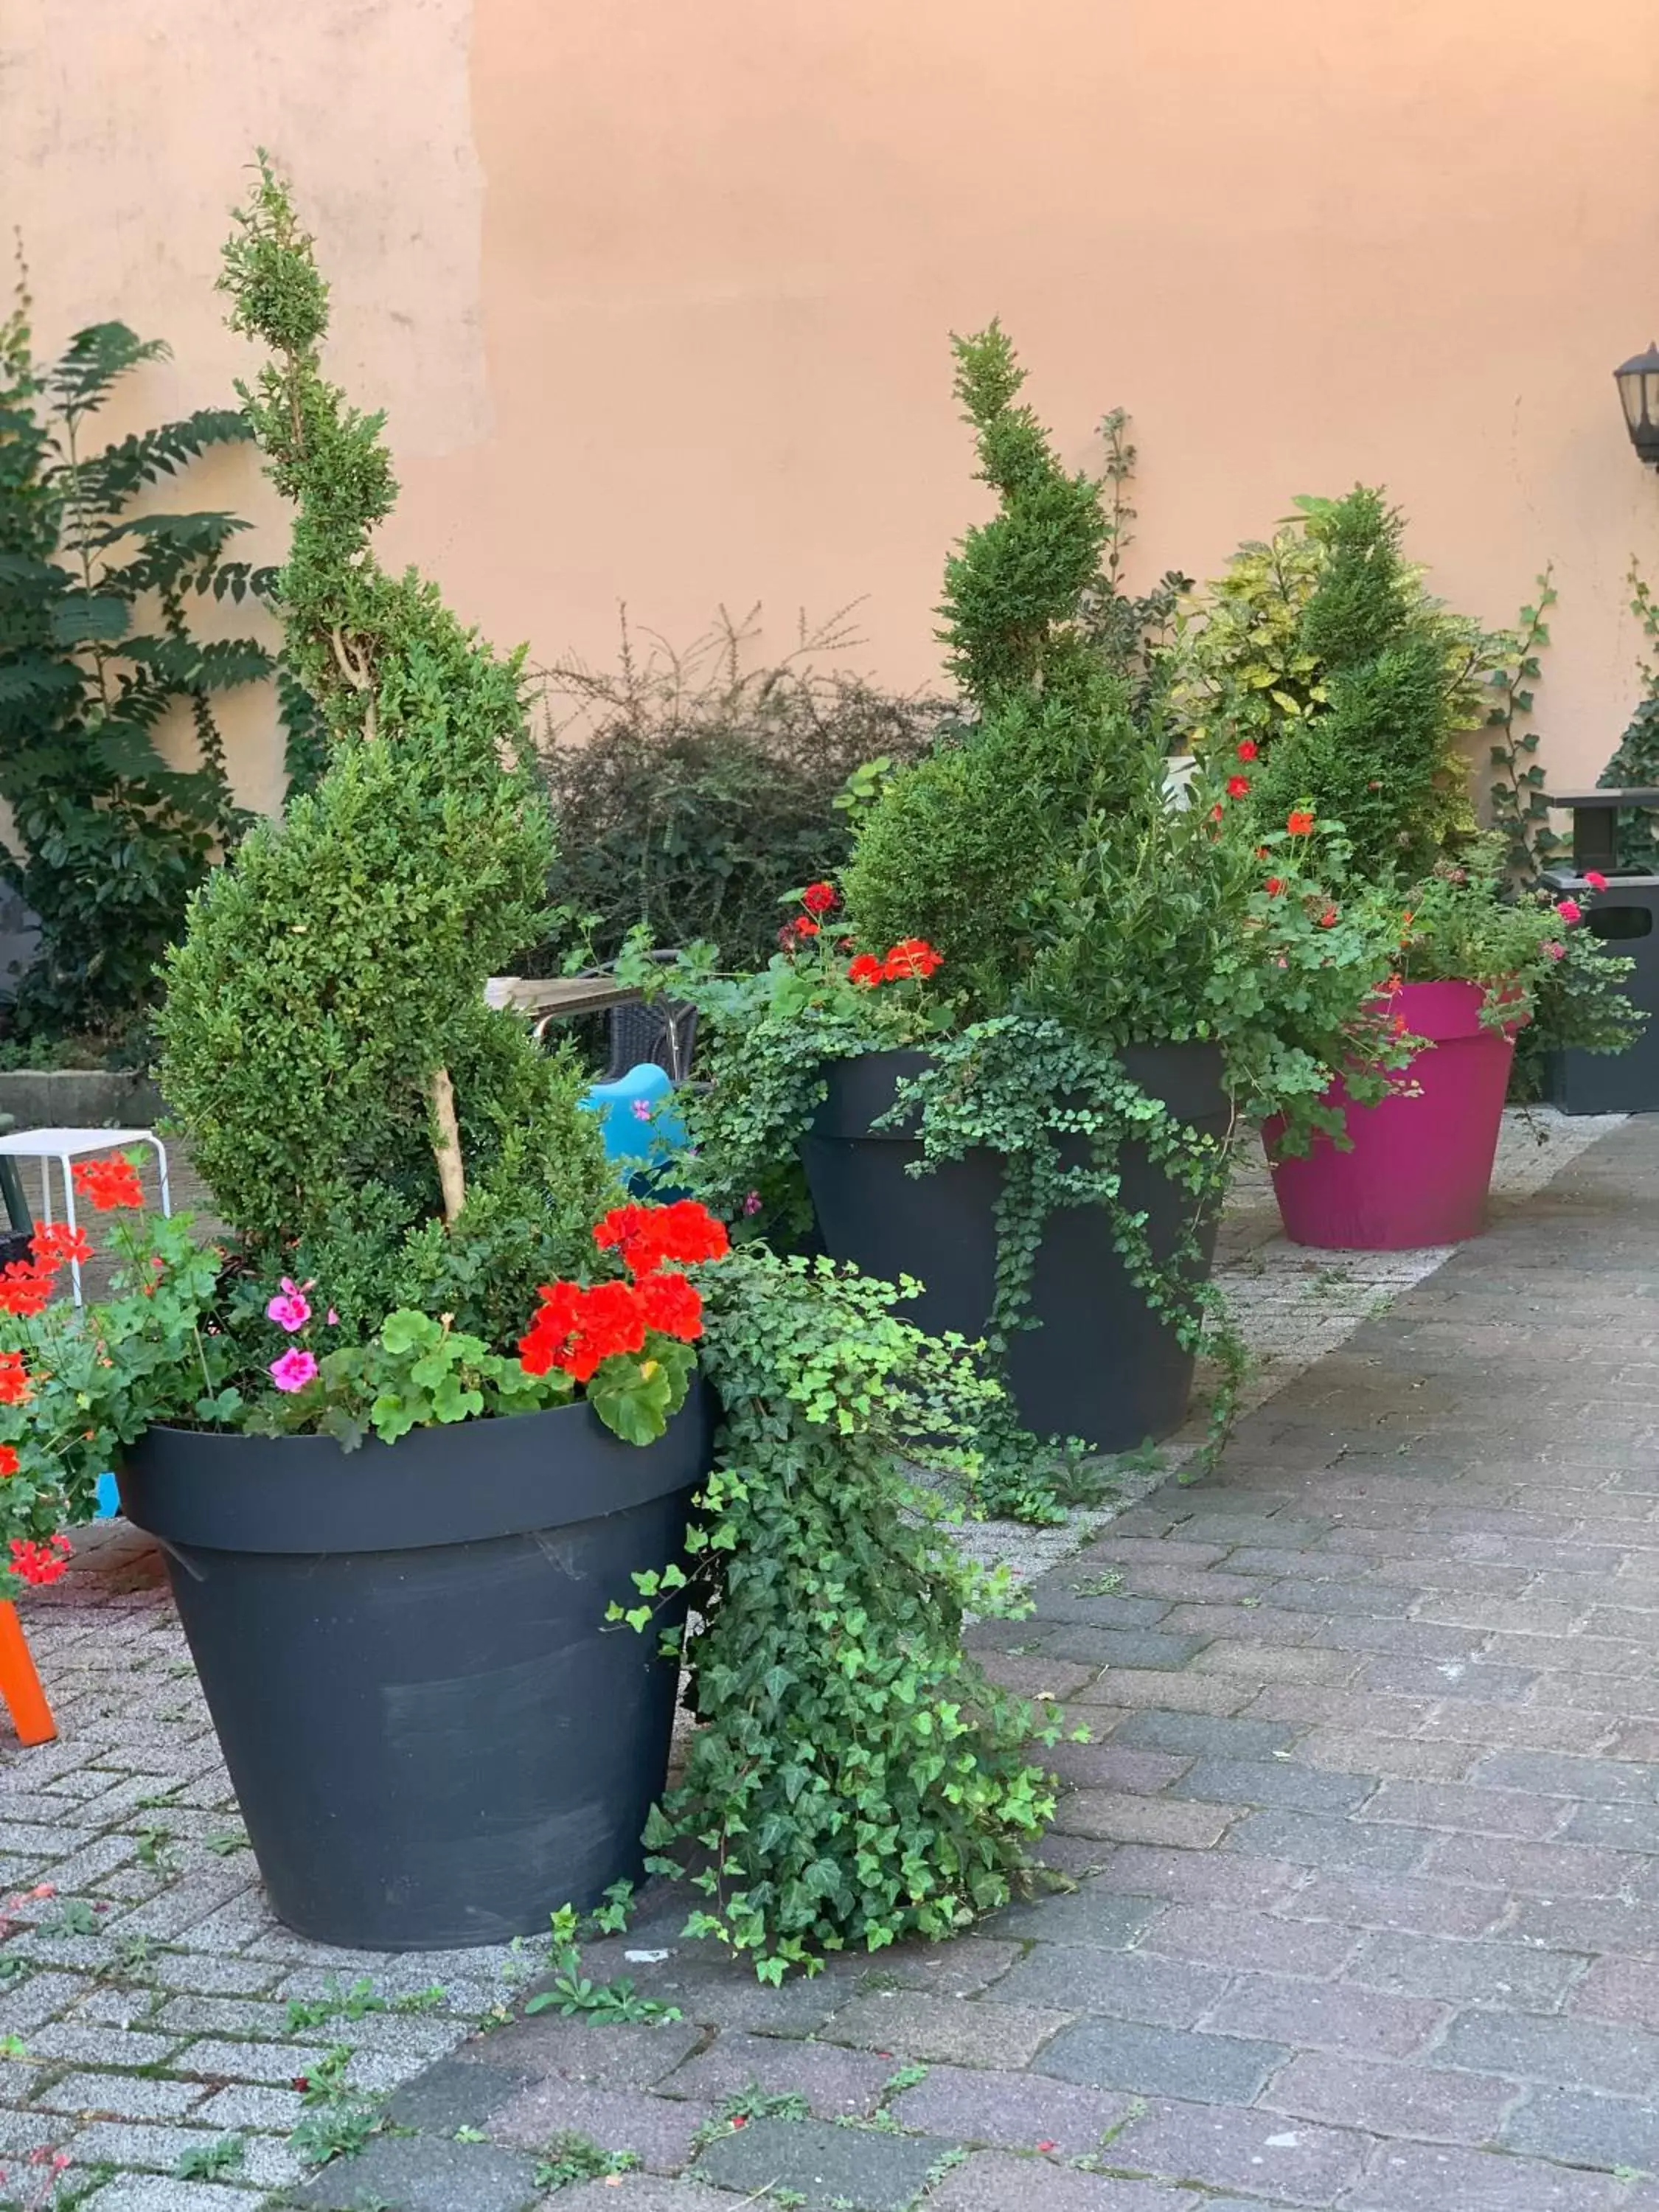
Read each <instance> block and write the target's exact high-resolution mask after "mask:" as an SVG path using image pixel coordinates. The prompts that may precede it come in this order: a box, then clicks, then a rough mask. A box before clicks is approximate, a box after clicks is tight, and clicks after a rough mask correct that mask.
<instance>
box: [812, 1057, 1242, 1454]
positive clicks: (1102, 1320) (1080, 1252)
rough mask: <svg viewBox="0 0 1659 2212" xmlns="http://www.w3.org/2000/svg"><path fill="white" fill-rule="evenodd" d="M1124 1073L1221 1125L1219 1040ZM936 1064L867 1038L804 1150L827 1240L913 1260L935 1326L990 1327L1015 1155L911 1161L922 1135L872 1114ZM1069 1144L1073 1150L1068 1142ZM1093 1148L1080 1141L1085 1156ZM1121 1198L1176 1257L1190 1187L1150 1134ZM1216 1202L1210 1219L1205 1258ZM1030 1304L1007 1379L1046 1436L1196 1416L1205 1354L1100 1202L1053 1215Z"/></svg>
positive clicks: (1100, 1445) (870, 1270) (1140, 1427)
mask: <svg viewBox="0 0 1659 2212" xmlns="http://www.w3.org/2000/svg"><path fill="white" fill-rule="evenodd" d="M1123 1060H1124V1065H1125V1067H1126V1069H1127V1073H1129V1074H1130V1075H1131V1076H1132V1077H1133V1079H1134V1080H1135V1081H1136V1082H1137V1083H1139V1085H1141V1086H1142V1088H1143V1089H1144V1090H1146V1091H1149V1092H1150V1093H1151V1094H1152V1096H1153V1097H1157V1098H1158V1099H1160V1100H1162V1101H1163V1103H1164V1104H1165V1105H1166V1106H1167V1107H1168V1108H1169V1109H1170V1111H1171V1112H1172V1113H1173V1114H1175V1115H1176V1116H1177V1117H1178V1118H1179V1119H1180V1120H1181V1121H1185V1122H1187V1123H1188V1124H1189V1125H1190V1126H1191V1127H1194V1128H1197V1129H1200V1130H1203V1131H1206V1132H1207V1133H1210V1134H1212V1135H1214V1136H1220V1135H1221V1134H1222V1133H1224V1132H1225V1129H1226V1127H1227V1126H1228V1120H1229V1108H1228V1103H1227V1099H1226V1096H1225V1092H1224V1091H1223V1090H1222V1068H1221V1055H1220V1054H1219V1053H1218V1051H1217V1050H1216V1049H1215V1048H1213V1047H1212V1046H1208V1045H1189V1044H1180V1045H1147V1046H1142V1047H1139V1048H1133V1049H1131V1050H1129V1051H1127V1052H1126V1053H1125V1054H1123ZM926 1065H927V1055H926V1054H923V1053H920V1052H875V1053H866V1054H864V1055H863V1056H862V1057H861V1058H860V1059H857V1060H836V1061H834V1062H832V1063H831V1064H830V1065H829V1066H826V1068H825V1070H824V1075H825V1079H826V1081H827V1083H828V1085H829V1095H828V1097H826V1098H825V1100H824V1102H823V1105H822V1106H821V1107H820V1109H819V1110H818V1113H817V1118H816V1119H815V1121H814V1122H813V1125H812V1128H811V1133H810V1134H809V1135H808V1136H807V1137H806V1138H805V1140H804V1142H803V1144H802V1147H801V1153H802V1159H803V1161H804V1164H805V1169H806V1177H807V1182H808V1183H809V1185H810V1186H811V1193H812V1202H813V1205H814V1206H815V1208H816V1210H817V1219H818V1228H819V1231H820V1232H821V1234H822V1236H823V1243H824V1249H826V1250H827V1251H828V1252H829V1255H830V1256H831V1257H832V1258H834V1259H837V1260H852V1261H855V1262H856V1263H857V1265H858V1266H859V1267H860V1268H862V1269H863V1270H864V1272H865V1273H866V1274H872V1275H881V1276H884V1277H886V1278H887V1279H889V1280H890V1279H892V1278H893V1277H895V1276H897V1275H914V1276H915V1277H916V1278H917V1279H919V1280H920V1281H921V1283H923V1284H924V1285H926V1291H925V1294H924V1295H923V1296H922V1297H921V1298H919V1299H918V1300H917V1302H916V1303H915V1305H913V1306H910V1307H908V1308H907V1309H906V1310H905V1311H906V1316H907V1318H908V1319H910V1320H913V1321H915V1322H916V1323H917V1325H918V1326H919V1327H920V1328H925V1329H927V1330H929V1331H931V1332H933V1333H935V1334H937V1333H939V1332H941V1331H943V1330H946V1329H958V1330H960V1331H961V1333H962V1334H963V1335H964V1336H968V1337H976V1336H981V1335H982V1334H984V1331H985V1328H986V1326H987V1322H989V1319H990V1316H991V1310H992V1305H993V1302H994V1297H995V1291H996V1245H997V1239H996V1203H997V1199H998V1196H999V1194H1000V1191H1001V1188H1002V1162H1001V1159H1000V1157H999V1156H998V1155H997V1154H996V1153H995V1152H990V1151H987V1150H980V1151H975V1152H969V1153H968V1154H967V1155H966V1157H965V1158H963V1159H961V1160H955V1161H945V1162H943V1163H941V1164H940V1165H939V1166H938V1167H936V1168H933V1169H930V1170H928V1171H927V1173H926V1174H925V1175H920V1176H912V1175H910V1174H908V1173H907V1171H906V1170H908V1167H909V1166H910V1164H912V1163H913V1162H914V1161H916V1160H919V1159H920V1158H921V1143H920V1141H919V1139H917V1138H916V1137H915V1135H914V1133H912V1134H908V1135H907V1134H906V1133H904V1127H903V1125H902V1124H901V1126H900V1127H899V1128H898V1129H897V1130H896V1131H885V1130H878V1129H876V1128H874V1127H872V1124H873V1123H874V1122H876V1121H878V1120H880V1118H881V1117H882V1115H884V1114H885V1113H886V1112H887V1110H888V1109H889V1108H890V1106H891V1105H892V1103H893V1101H894V1097H895V1095H896V1089H897V1085H898V1084H899V1082H900V1081H901V1079H902V1078H904V1077H906V1076H908V1075H914V1074H916V1073H920V1071H921V1069H922V1068H923V1067H925V1066H926ZM1062 1157H1063V1158H1066V1157H1068V1156H1067V1155H1066V1152H1065V1150H1064V1148H1062ZM1081 1157H1082V1148H1081V1140H1079V1141H1078V1147H1077V1150H1076V1151H1075V1152H1073V1153H1072V1154H1071V1155H1069V1158H1072V1159H1075V1158H1081ZM1119 1164H1120V1171H1121V1177H1122V1187H1121V1203H1122V1205H1123V1206H1126V1207H1127V1208H1128V1209H1129V1210H1131V1211H1133V1212H1146V1215H1147V1217H1148V1218H1147V1232H1148V1235H1149V1236H1150V1237H1151V1240H1152V1249H1153V1252H1154V1253H1155V1255H1157V1256H1158V1258H1159V1259H1160V1260H1164V1259H1167V1258H1168V1257H1169V1256H1170V1254H1171V1253H1173V1252H1174V1251H1175V1250H1176V1249H1177V1247H1178V1245H1179V1244H1180V1242H1181V1240H1182V1234H1183V1232H1184V1231H1185V1229H1186V1228H1187V1226H1188V1225H1189V1223H1190V1221H1191V1217H1192V1206H1193V1200H1192V1199H1191V1198H1190V1197H1189V1196H1188V1194H1187V1193H1185V1192H1184V1191H1182V1190H1181V1189H1179V1188H1177V1187H1176V1185H1174V1184H1172V1183H1171V1182H1170V1180H1169V1178H1168V1177H1167V1176H1165V1175H1164V1173H1163V1172H1162V1170H1160V1169H1159V1168H1158V1167H1157V1165H1156V1164H1154V1163H1153V1162H1152V1160H1151V1159H1150V1158H1148V1157H1147V1155H1146V1152H1145V1150H1144V1149H1143V1148H1142V1147H1141V1146H1138V1145H1137V1146H1125V1147H1124V1149H1123V1152H1122V1154H1121V1159H1120V1163H1119ZM1215 1231H1216V1224H1215V1220H1214V1218H1213V1215H1212V1216H1211V1218H1209V1219H1207V1220H1206V1221H1205V1222H1203V1223H1202V1224H1201V1225H1200V1242H1201V1245H1202V1249H1203V1255H1204V1264H1205V1267H1206V1270H1207V1268H1208V1267H1209V1264H1210V1261H1211V1259H1212V1255H1213V1252H1214V1247H1215ZM1030 1310H1031V1313H1032V1315H1033V1316H1034V1317H1035V1318H1036V1321H1037V1322H1039V1323H1040V1326H1039V1327H1038V1328H1032V1329H1021V1330H1019V1331H1018V1333H1017V1334H1015V1335H1014V1337H1013V1339H1012V1342H1011V1343H1010V1346H1009V1351H1008V1382H1009V1386H1010V1389H1012V1394H1013V1397H1014V1401H1015V1403H1016V1405H1017V1406H1018V1409H1019V1415H1020V1419H1022V1420H1023V1421H1024V1424H1025V1425H1026V1426H1027V1427H1028V1428H1030V1429H1032V1430H1035V1431H1036V1433H1037V1434H1038V1435H1040V1436H1053V1435H1059V1436H1077V1437H1083V1438H1084V1439H1085V1441H1086V1442H1087V1443H1091V1444H1093V1445H1094V1446H1095V1447H1096V1449H1098V1450H1100V1451H1106V1452H1113V1451H1127V1450H1131V1449H1133V1448H1134V1447H1135V1446H1136V1445H1137V1444H1139V1443H1144V1442H1145V1441H1146V1438H1147V1437H1164V1436H1168V1435H1169V1434H1170V1431H1171V1430H1173V1429H1176V1428H1179V1427H1180V1425H1181V1423H1182V1420H1183V1419H1184V1418H1185V1416H1186V1412H1187V1404H1188V1398H1189V1396H1190V1395H1191V1391H1192V1381H1193V1359H1192V1355H1191V1353H1190V1352H1184V1351H1183V1350H1182V1346H1181V1345H1180V1343H1179V1341H1178V1340H1177V1339H1176V1335H1175V1333H1174V1331H1173V1330H1172V1329H1170V1328H1169V1327H1167V1326H1166V1324H1165V1323H1164V1322H1162V1321H1161V1320H1160V1319H1159V1318H1158V1316H1157V1315H1156V1314H1154V1313H1152V1311H1151V1310H1149V1308H1148V1307H1147V1305H1146V1301H1145V1300H1144V1298H1143V1297H1141V1294H1140V1292H1139V1291H1138V1290H1137V1289H1136V1287H1135V1285H1134V1284H1133V1282H1132V1281H1131V1280H1130V1279H1129V1277H1128V1274H1127V1270H1126V1269H1125V1267H1124V1266H1123V1263H1122V1261H1121V1260H1120V1259H1119V1257H1118V1255H1117V1252H1116V1250H1115V1247H1114V1245H1113V1243H1112V1234H1111V1225H1110V1220H1109V1217H1108V1215H1107V1212H1106V1211H1105V1209H1104V1208H1103V1207H1101V1206H1067V1207H1064V1208H1062V1209H1061V1210H1060V1212H1056V1213H1054V1214H1053V1215H1051V1216H1050V1218H1049V1220H1048V1226H1047V1228H1046V1229H1045V1231H1044V1232H1043V1237H1042V1244H1041V1246H1040V1247H1039V1249H1038V1252H1037V1256H1036V1270H1035V1274H1034V1277H1033V1281H1032V1286H1031V1308H1030Z"/></svg>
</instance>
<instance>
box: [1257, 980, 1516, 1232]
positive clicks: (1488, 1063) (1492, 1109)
mask: <svg viewBox="0 0 1659 2212" xmlns="http://www.w3.org/2000/svg"><path fill="white" fill-rule="evenodd" d="M1485 998H1486V993H1485V992H1484V991H1483V989H1482V987H1480V984H1478V983H1467V982H1437V983H1406V984H1403V985H1401V987H1400V989H1399V991H1398V992H1397V994H1395V1004H1396V1006H1397V1007H1398V1010H1399V1012H1401V1015H1402V1016H1403V1017H1404V1018H1405V1021H1406V1024H1407V1028H1408V1029H1409V1030H1411V1031H1412V1032H1413V1035H1415V1036H1421V1037H1426V1038H1427V1039H1428V1040H1429V1047H1428V1049H1427V1050H1426V1051H1424V1052H1419V1054H1417V1055H1416V1057H1415V1058H1414V1059H1413V1061H1412V1063H1411V1066H1410V1068H1409V1070H1408V1071H1407V1074H1406V1076H1405V1078H1403V1079H1402V1080H1401V1084H1400V1086H1399V1087H1398V1089H1397V1090H1396V1091H1395V1092H1394V1094H1393V1095H1392V1096H1390V1097H1387V1098H1384V1099H1383V1100H1382V1101H1381V1103H1378V1104H1376V1105H1375V1106H1360V1105H1356V1104H1354V1103H1352V1102H1351V1101H1349V1100H1348V1099H1347V1094H1346V1091H1344V1089H1343V1086H1342V1085H1341V1083H1340V1081H1339V1082H1338V1083H1336V1084H1335V1085H1334V1086H1333V1088H1332V1089H1331V1090H1330V1091H1328V1093H1327V1094H1326V1096H1327V1100H1328V1103H1330V1104H1333V1105H1337V1106H1342V1105H1345V1104H1346V1123H1347V1134H1348V1137H1349V1139H1350V1140H1351V1144H1352V1149H1351V1150H1349V1151H1346V1152H1344V1151H1341V1150H1340V1149H1339V1148H1338V1146H1336V1145H1335V1144H1334V1143H1333V1142H1332V1140H1331V1139H1329V1138H1328V1137H1323V1136H1321V1137H1318V1138H1316V1139H1315V1141H1314V1146H1313V1149H1312V1150H1311V1152H1309V1153H1308V1154H1307V1155H1306V1157H1305V1158H1299V1159H1297V1158H1276V1157H1275V1149H1276V1144H1277V1140H1278V1139H1279V1135H1280V1134H1281V1133H1282V1130H1283V1124H1282V1122H1269V1123H1268V1124H1267V1128H1266V1130H1265V1131H1264V1135H1265V1138H1266V1140H1267V1154H1268V1159H1269V1162H1270V1164H1271V1165H1272V1169H1273V1190H1274V1194H1275V1195H1276V1196H1277V1198H1278V1200H1279V1212H1280V1214H1281V1216H1282V1217H1283V1219H1284V1223H1285V1235H1286V1236H1287V1237H1289V1238H1290V1239H1291V1243H1296V1244H1307V1245H1312V1246H1314V1247H1316V1248H1317V1249H1321V1250H1324V1251H1340V1252H1401V1251H1409V1250H1411V1249H1413V1248H1415V1247H1418V1246H1422V1245H1427V1244H1455V1243H1461V1242H1462V1240H1463V1239H1464V1238H1466V1237H1477V1236H1479V1235H1480V1231H1481V1229H1482V1227H1483V1226H1484V1225H1485V1221H1486V1193H1487V1189H1488V1187H1489V1186H1490V1184H1491V1182H1492V1162H1493V1159H1494V1158H1496V1156H1497V1152H1498V1132H1499V1129H1500V1127H1501V1126H1502V1122H1503V1115H1504V1092H1505V1091H1506V1089H1507V1087H1508V1085H1509V1076H1510V1060H1512V1059H1513V1057H1514V1054H1515V1040H1514V1037H1513V1036H1512V1035H1510V1034H1509V1033H1508V1032H1506V1031H1505V1030H1499V1029H1493V1028H1491V1027H1489V1026H1487V1025H1486V1024H1484V1023H1483V1022H1482V1021H1481V1018H1480V1010H1481V1006H1482V1005H1483V1003H1484V1001H1485Z"/></svg>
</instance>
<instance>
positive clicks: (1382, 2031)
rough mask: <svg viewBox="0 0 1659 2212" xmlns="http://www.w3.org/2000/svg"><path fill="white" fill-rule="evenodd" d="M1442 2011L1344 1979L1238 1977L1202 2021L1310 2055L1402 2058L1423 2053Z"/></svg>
mask: <svg viewBox="0 0 1659 2212" xmlns="http://www.w3.org/2000/svg"><path fill="white" fill-rule="evenodd" d="M1449 2012H1450V2008H1449V2006H1447V2005H1444V2004H1439V2003H1436V2002H1432V2001H1431V2000H1430V1999H1428V1998H1425V1997H1405V1996H1390V1995H1387V1994H1385V1993H1384V1992H1383V1991H1382V1990H1370V1989H1364V1988H1360V1987H1357V1986H1356V1985H1355V1984H1352V1983H1347V1982H1336V1983H1330V1982H1306V1981H1285V1980H1281V1979H1280V1978H1279V1977H1278V1976H1276V1975H1269V1974H1241V1975H1240V1976H1239V1978H1238V1979H1237V1981H1236V1982H1234V1984H1232V1986H1231V1989H1229V1990H1228V1991H1227V1994H1226V1996H1225V1997H1224V1998H1223V1999H1222V2001H1221V2002H1220V2003H1219V2004H1218V2005H1217V2007H1216V2008H1215V2009H1214V2011H1213V2012H1212V2013H1210V2014H1209V2015H1207V2016H1206V2020H1205V2022H1204V2025H1205V2027H1207V2028H1214V2029H1218V2030H1219V2031H1220V2032H1221V2033H1224V2034H1229V2035H1267V2036H1272V2037H1273V2038H1275V2039H1277V2040H1279V2041H1281V2042H1284V2043H1287V2044H1301V2045H1306V2046H1307V2047H1308V2048H1309V2049H1310V2050H1313V2051H1348V2052H1352V2053H1353V2054H1355V2055H1356V2056H1361V2057H1372V2058H1409V2057H1413V2056H1414V2055H1415V2054H1416V2053H1417V2052H1419V2051H1422V2050H1423V2048H1424V2046H1425V2045H1426V2044H1427V2043H1428V2042H1429V2041H1430V2040H1431V2038H1432V2037H1433V2035H1434V2034H1435V2033H1436V2031H1437V2029H1438V2028H1439V2027H1441V2026H1442V2025H1443V2023H1444V2021H1446V2020H1447V2019H1448V2018H1449Z"/></svg>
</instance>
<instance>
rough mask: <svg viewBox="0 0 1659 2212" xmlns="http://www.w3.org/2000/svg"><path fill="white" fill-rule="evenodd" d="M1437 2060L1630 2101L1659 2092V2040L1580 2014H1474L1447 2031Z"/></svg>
mask: <svg viewBox="0 0 1659 2212" xmlns="http://www.w3.org/2000/svg"><path fill="white" fill-rule="evenodd" d="M1434 2061H1435V2063H1436V2064H1437V2065H1444V2066H1468V2067H1473V2068H1475V2069H1478V2070H1480V2071H1482V2072H1485V2073H1488V2074H1514V2075H1521V2076H1522V2077H1530V2078H1531V2079H1532V2080H1534V2081H1552V2082H1556V2083H1559V2084H1564V2085H1571V2087H1575V2088H1583V2089H1605V2090H1607V2091H1609V2092H1611V2093H1613V2094H1615V2095H1624V2096H1628V2097H1639V2096H1642V2095H1644V2094H1650V2093H1653V2092H1654V2091H1655V2090H1656V2089H1659V2036H1654V2035H1650V2034H1648V2033H1646V2032H1645V2030H1644V2029H1642V2028H1637V2027H1626V2026H1625V2025H1624V2024H1623V2023H1614V2022H1613V2021H1600V2020H1585V2019H1583V2018H1580V2017H1577V2016H1565V2017H1564V2016H1561V2015H1528V2014H1526V2013H1500V2012H1491V2011H1481V2012H1467V2013H1464V2014H1462V2015H1460V2016H1459V2017H1458V2018H1457V2019H1456V2020H1455V2021H1453V2022H1452V2023H1451V2025H1450V2027H1449V2028H1448V2029H1447V2030H1446V2033H1445V2034H1444V2035H1443V2037H1442V2039H1441V2040H1440V2042H1439V2044H1438V2045H1437V2047H1436V2049H1435V2051H1434Z"/></svg>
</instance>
